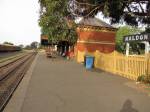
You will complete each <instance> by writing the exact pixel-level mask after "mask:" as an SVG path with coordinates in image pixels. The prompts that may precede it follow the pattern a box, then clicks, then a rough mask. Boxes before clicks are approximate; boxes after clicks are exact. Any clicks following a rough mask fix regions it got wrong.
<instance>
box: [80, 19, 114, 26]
mask: <svg viewBox="0 0 150 112" xmlns="http://www.w3.org/2000/svg"><path fill="white" fill-rule="evenodd" d="M79 25H87V26H98V27H107V28H114V27H112V26H111V25H109V24H107V23H105V22H104V21H102V20H100V19H97V18H86V19H82V20H81V21H80V22H79Z"/></svg>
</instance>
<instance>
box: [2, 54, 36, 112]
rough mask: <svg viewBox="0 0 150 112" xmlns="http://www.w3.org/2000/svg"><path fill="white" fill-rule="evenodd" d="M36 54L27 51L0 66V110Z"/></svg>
mask: <svg viewBox="0 0 150 112" xmlns="http://www.w3.org/2000/svg"><path fill="white" fill-rule="evenodd" d="M36 54H37V53H36V52H34V53H28V54H25V55H23V56H21V57H18V58H17V59H15V60H13V61H11V62H9V63H7V64H4V65H2V66H0V112H2V111H3V109H4V107H5V106H6V104H7V102H8V101H9V99H10V98H11V96H12V94H13V92H14V91H15V89H16V88H17V86H18V85H19V83H20V81H21V80H22V78H23V76H24V74H25V73H26V71H27V70H28V68H29V66H30V65H31V63H32V61H33V59H34V57H35V56H36Z"/></svg>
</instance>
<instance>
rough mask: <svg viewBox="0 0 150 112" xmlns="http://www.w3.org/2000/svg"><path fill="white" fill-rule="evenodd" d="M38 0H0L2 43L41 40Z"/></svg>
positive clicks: (0, 33)
mask: <svg viewBox="0 0 150 112" xmlns="http://www.w3.org/2000/svg"><path fill="white" fill-rule="evenodd" d="M39 8H40V7H39V4H38V0H0V44H1V43H3V42H5V41H8V42H12V43H14V44H15V45H20V44H23V45H29V44H30V43H31V42H33V41H37V42H40V27H39V26H38V19H39Z"/></svg>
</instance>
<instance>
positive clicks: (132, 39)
mask: <svg viewBox="0 0 150 112" xmlns="http://www.w3.org/2000/svg"><path fill="white" fill-rule="evenodd" d="M123 41H124V42H136V41H150V33H147V34H137V35H128V36H124V39H123Z"/></svg>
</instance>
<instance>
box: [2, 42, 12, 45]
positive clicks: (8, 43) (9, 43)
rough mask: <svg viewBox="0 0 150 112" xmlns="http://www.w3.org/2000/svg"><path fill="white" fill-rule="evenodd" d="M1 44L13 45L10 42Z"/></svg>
mask: <svg viewBox="0 0 150 112" xmlns="http://www.w3.org/2000/svg"><path fill="white" fill-rule="evenodd" d="M3 44H7V45H14V44H13V43H11V42H4V43H3Z"/></svg>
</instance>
